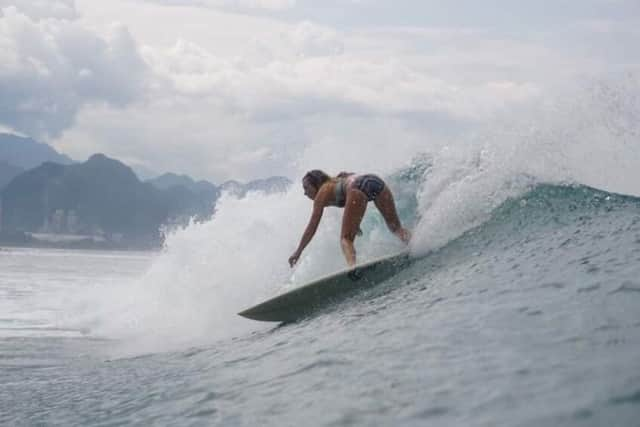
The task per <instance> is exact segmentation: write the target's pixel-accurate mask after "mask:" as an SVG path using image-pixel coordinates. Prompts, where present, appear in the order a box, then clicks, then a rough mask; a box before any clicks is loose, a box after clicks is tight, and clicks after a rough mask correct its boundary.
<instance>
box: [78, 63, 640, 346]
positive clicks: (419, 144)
mask: <svg viewBox="0 0 640 427" xmlns="http://www.w3.org/2000/svg"><path fill="white" fill-rule="evenodd" d="M639 99H640V83H639V79H638V77H637V76H636V75H630V74H627V75H624V76H617V77H615V78H612V79H609V80H605V81H603V80H600V81H597V82H595V83H589V84H587V85H584V86H583V87H582V88H580V89H573V88H572V89H566V88H565V90H564V91H563V92H559V94H558V96H557V97H556V98H554V99H538V100H536V103H535V104H534V105H527V106H522V107H521V108H519V109H517V110H514V111H512V112H509V113H508V114H504V115H502V116H501V117H496V118H494V119H493V120H491V122H487V123H483V124H481V125H478V126H477V127H476V128H474V129H473V130H472V131H471V132H468V133H467V134H465V135H464V136H462V137H459V136H458V137H455V138H452V139H450V140H442V139H438V140H435V139H430V138H429V137H428V136H425V138H424V140H420V139H419V138H418V137H417V136H416V135H415V133H413V132H411V133H410V134H408V135H407V134H403V133H402V130H401V129H400V128H398V127H396V126H392V127H391V128H392V129H394V130H396V131H397V132H398V135H397V139H396V140H391V135H390V134H389V133H386V134H385V133H383V134H381V135H379V137H378V138H376V137H375V136H374V135H373V133H367V135H366V137H367V138H366V139H363V140H359V139H357V138H354V136H357V135H353V134H351V135H349V137H350V138H351V139H350V140H349V142H348V144H347V145H345V144H344V142H345V141H343V140H332V139H330V138H324V139H321V140H319V141H318V142H317V143H315V144H312V145H310V146H309V147H308V148H307V150H306V151H305V154H304V155H303V156H302V157H301V158H300V159H298V162H297V164H298V168H299V173H298V176H296V177H293V181H294V184H293V185H292V187H291V188H290V189H289V191H288V192H286V193H282V194H272V195H266V194H263V193H250V194H248V195H247V196H246V197H245V198H243V199H237V198H235V197H233V196H231V195H224V196H223V197H222V198H221V200H219V202H218V204H217V208H216V213H215V215H214V217H213V219H212V220H211V221H209V222H206V223H192V224H190V225H189V226H188V227H186V228H185V229H181V230H176V231H174V232H173V233H171V234H170V235H168V236H167V240H166V247H165V248H164V250H163V251H161V253H159V254H158V255H157V256H156V258H155V260H154V262H153V263H152V265H151V267H150V269H149V271H148V272H147V273H146V274H144V275H143V276H142V277H141V278H139V279H137V280H134V281H133V282H123V283H120V284H118V285H117V286H109V288H108V289H107V288H106V287H102V288H97V289H95V288H94V289H91V290H90V291H89V292H87V293H86V294H85V295H82V296H81V298H80V300H82V301H83V303H82V304H80V305H81V306H83V307H86V306H87V304H86V301H87V300H90V301H91V300H93V303H92V304H91V306H92V310H91V311H92V312H91V314H88V313H84V314H81V315H79V316H78V318H80V319H83V320H82V321H81V323H82V322H85V323H86V324H88V325H90V326H89V328H88V329H89V331H90V332H89V333H90V334H92V335H96V336H104V337H108V338H116V339H120V340H123V342H126V343H128V345H130V346H132V348H133V350H132V351H134V352H135V351H162V350H171V349H176V348H182V347H184V346H188V345H198V344H203V343H211V342H214V341H216V340H220V339H224V338H229V337H233V336H237V335H238V334H241V333H244V332H249V331H254V330H258V329H260V328H265V327H267V326H265V325H262V324H257V323H255V322H251V321H248V320H245V319H243V318H240V317H239V316H237V315H236V313H237V312H238V311H240V310H242V309H244V308H246V307H248V306H250V305H253V304H255V303H258V302H260V301H262V300H264V299H266V298H269V297H272V296H274V295H276V294H278V293H280V292H283V291H285V290H288V289H291V288H293V287H296V286H299V285H301V284H304V283H306V282H308V281H309V280H312V279H314V278H317V277H319V276H322V275H325V274H328V273H331V272H334V271H336V270H338V269H342V268H344V267H345V263H344V259H343V256H342V253H341V250H340V245H339V237H338V236H339V231H340V224H341V213H342V211H341V210H339V209H332V208H328V209H326V210H325V213H324V216H323V218H322V222H321V224H320V227H319V229H318V231H317V233H316V235H315V237H314V239H313V241H312V242H311V244H310V245H309V246H308V247H307V249H306V250H305V252H304V254H303V256H302V257H301V258H300V260H299V263H298V265H297V266H296V267H295V268H294V269H290V268H289V266H288V263H287V259H288V257H289V256H290V255H291V253H293V251H294V250H295V248H296V246H297V244H298V242H299V240H300V237H301V235H302V232H303V231H304V228H305V226H306V224H307V221H308V219H309V216H310V213H311V208H312V204H311V201H309V200H308V199H306V198H305V196H304V195H303V192H302V189H301V185H300V178H301V177H302V175H303V174H304V173H305V171H306V170H308V169H311V168H321V169H324V170H326V171H327V172H328V173H330V174H337V173H338V172H340V171H343V170H348V171H354V172H375V173H379V174H381V175H382V176H384V177H385V179H386V180H387V182H388V184H389V185H390V186H391V188H392V190H393V192H394V195H395V197H396V202H397V205H398V207H399V212H400V216H401V219H402V220H403V222H404V223H405V224H407V225H409V226H410V227H411V228H413V231H414V239H413V241H412V243H411V250H412V252H413V253H414V254H416V255H424V254H426V253H428V252H429V251H431V250H434V249H438V248H441V247H443V246H445V245H446V244H447V243H448V242H450V241H451V240H452V239H455V238H456V237H458V236H460V235H461V234H463V233H464V232H465V231H467V230H470V229H471V228H474V227H477V226H479V225H480V224H482V223H483V222H485V221H487V219H488V218H489V217H490V216H491V214H492V212H494V210H495V209H496V208H497V207H498V206H500V205H501V204H502V203H503V202H504V201H505V200H507V199H508V198H514V197H517V196H519V195H521V194H523V193H524V192H526V191H529V190H531V189H532V188H533V187H534V186H535V185H536V184H538V183H564V184H570V183H577V184H587V185H590V186H594V187H597V188H603V189H606V190H608V191H613V192H620V193H634V192H635V193H636V194H638V193H640V191H639V190H637V184H636V183H637V182H639V181H638V178H640V172H638V169H637V165H638V164H640V144H639V142H640V141H638V135H639V134H640V102H639ZM373 128H374V129H375V128H376V126H373ZM405 136H406V138H403V137H405ZM362 229H363V231H364V235H363V236H361V237H359V238H358V239H357V240H356V247H357V250H358V257H359V261H365V260H367V259H372V258H375V257H378V256H382V255H386V254H389V253H392V252H396V251H398V250H401V249H402V245H401V244H400V242H398V241H397V239H396V238H395V237H394V236H393V235H391V233H389V231H388V230H387V229H386V226H385V225H384V222H383V220H382V218H381V216H380V215H379V213H378V212H377V210H376V209H375V207H374V206H373V204H370V205H369V207H368V210H367V214H366V217H365V219H364V221H363V225H362ZM83 316H86V317H83Z"/></svg>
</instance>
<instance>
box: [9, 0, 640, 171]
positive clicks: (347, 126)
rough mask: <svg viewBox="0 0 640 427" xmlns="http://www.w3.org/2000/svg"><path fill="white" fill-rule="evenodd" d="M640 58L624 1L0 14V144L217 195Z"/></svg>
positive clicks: (329, 3)
mask: <svg viewBox="0 0 640 427" xmlns="http://www.w3.org/2000/svg"><path fill="white" fill-rule="evenodd" d="M638 46H640V1H638V0H537V1H526V2H525V1H514V0H485V1H478V0H451V1H448V2H442V1H435V0H322V1H319V0H183V1H180V0H76V1H73V0H0V129H5V130H7V129H10V130H13V131H15V132H17V133H21V134H25V135H28V136H32V137H34V138H36V139H39V140H41V141H45V142H48V143H50V144H52V145H53V146H55V147H56V148H57V149H58V150H59V151H61V152H64V153H65V154H67V155H69V156H71V157H73V158H75V159H77V160H84V159H86V158H87V157H88V156H89V155H91V154H93V153H95V152H102V153H105V154H106V155H108V156H111V157H115V158H118V159H121V160H123V161H124V162H126V163H128V164H130V165H136V166H140V167H145V168H148V169H151V170H155V171H158V172H164V171H173V172H178V173H188V174H190V175H192V176H194V177H196V178H206V179H210V180H212V181H214V182H221V181H224V180H226V179H231V178H234V179H240V180H247V179H251V178H257V177H265V176H268V175H288V176H294V175H295V174H297V173H299V168H300V167H302V166H301V165H306V164H305V161H304V160H301V159H304V158H305V156H307V157H308V156H309V150H312V151H313V150H317V149H318V148H317V146H318V144H320V146H325V147H329V149H330V150H334V149H337V147H340V146H345V145H348V144H350V143H352V142H353V141H355V140H358V141H361V140H367V141H370V142H371V144H372V147H375V146H376V145H380V146H382V145H385V144H386V145H388V144H389V143H393V144H408V145H411V144H421V143H424V141H425V140H428V139H429V138H438V137H443V135H451V134H454V133H455V132H456V131H459V130H460V129H465V128H467V127H472V126H474V124H475V123H480V122H482V121H483V120H486V119H488V118H489V117H492V116H493V115H495V114H499V113H500V112H501V111H504V110H508V109H511V108H515V107H517V106H518V105H521V104H523V103H528V102H534V101H535V100H536V99H541V98H544V97H545V96H546V95H549V94H550V93H552V92H553V91H554V88H557V87H558V85H561V84H562V82H566V81H572V80H576V79H580V78H583V77H584V76H585V75H591V74H598V73H612V72H619V71H621V70H633V69H635V70H638V66H639V64H640V48H639V47H638ZM314 144H315V145H314ZM323 144H324V145H323ZM310 147H312V148H310ZM313 147H316V148H313ZM360 147H362V145H360Z"/></svg>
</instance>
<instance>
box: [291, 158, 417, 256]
mask: <svg viewBox="0 0 640 427" xmlns="http://www.w3.org/2000/svg"><path fill="white" fill-rule="evenodd" d="M302 187H303V188H304V194H305V196H307V197H308V198H310V199H311V200H313V212H312V213H311V219H310V220H309V224H308V225H307V228H306V229H305V231H304V234H303V235H302V239H301V240H300V244H299V245H298V249H296V251H295V252H294V253H293V255H291V257H289V265H291V267H293V266H294V265H295V263H296V262H298V258H300V255H301V254H302V251H303V250H304V248H306V247H307V245H308V244H309V242H310V241H311V239H312V238H313V236H314V234H315V233H316V230H317V229H318V224H320V219H321V218H322V212H323V211H324V208H325V207H327V206H337V207H340V208H344V213H343V215H342V230H341V231H340V245H341V247H342V252H343V253H344V256H345V258H346V260H347V264H349V266H351V267H352V266H354V265H355V264H356V250H355V247H354V246H353V241H354V240H355V238H356V235H357V234H359V233H360V222H362V218H363V217H364V212H365V210H366V209H367V203H368V202H371V201H373V202H374V203H375V205H376V207H377V208H378V210H379V211H380V213H381V214H382V216H383V218H384V220H385V222H386V223H387V227H389V230H391V232H392V233H393V234H395V235H396V236H398V238H399V239H400V240H402V241H403V242H404V243H409V239H411V233H410V232H409V231H408V230H407V229H406V228H403V227H402V224H401V223H400V219H399V218H398V214H397V212H396V205H395V202H394V201H393V195H392V194H391V190H389V187H388V186H387V185H386V184H385V182H384V181H383V180H382V179H380V177H378V176H377V175H372V174H365V175H356V174H353V173H348V172H341V173H340V174H338V176H336V177H333V178H332V177H330V176H329V175H327V174H326V173H324V172H323V171H321V170H317V169H315V170H312V171H309V172H307V174H306V175H305V176H304V177H303V178H302Z"/></svg>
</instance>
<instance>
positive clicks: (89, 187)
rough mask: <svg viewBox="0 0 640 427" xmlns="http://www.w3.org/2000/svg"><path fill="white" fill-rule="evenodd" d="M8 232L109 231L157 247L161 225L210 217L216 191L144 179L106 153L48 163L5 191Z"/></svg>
mask: <svg viewBox="0 0 640 427" xmlns="http://www.w3.org/2000/svg"><path fill="white" fill-rule="evenodd" d="M2 201H3V215H2V229H3V230H6V231H26V232H38V231H42V232H49V233H51V232H53V233H74V234H87V235H95V234H104V235H105V236H106V238H107V239H117V240H122V241H123V243H125V244H128V245H129V246H133V247H149V246H157V245H158V244H159V243H160V241H161V238H162V237H161V235H160V232H159V230H160V228H161V226H162V225H165V224H167V223H176V222H184V221H186V220H188V218H189V217H192V216H196V217H199V218H208V217H210V216H211V215H212V213H213V204H214V203H215V195H211V194H204V193H199V194H196V193H194V192H192V191H190V190H189V189H186V188H185V187H183V186H174V187H171V188H168V189H165V190H162V189H158V188H155V187H154V186H153V185H151V184H150V183H145V182H141V181H140V180H138V178H137V177H136V175H135V173H134V172H133V170H132V169H131V168H129V167H128V166H126V165H125V164H123V163H121V162H119V161H118V160H114V159H110V158H108V157H106V156H104V155H102V154H96V155H93V156H91V157H90V158H89V159H88V160H87V161H86V162H84V163H77V164H72V165H61V164H57V163H51V162H46V163H43V164H42V165H40V166H38V167H36V168H34V169H31V170H28V171H26V172H24V173H23V174H21V175H18V176H17V177H16V178H14V179H13V180H12V181H11V182H10V183H9V184H8V185H7V186H6V187H5V189H4V190H3V192H2Z"/></svg>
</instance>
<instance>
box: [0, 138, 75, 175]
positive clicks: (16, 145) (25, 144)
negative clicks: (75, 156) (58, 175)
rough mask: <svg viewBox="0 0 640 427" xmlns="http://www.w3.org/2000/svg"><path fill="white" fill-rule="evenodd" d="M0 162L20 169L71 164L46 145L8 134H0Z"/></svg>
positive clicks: (68, 159)
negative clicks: (51, 164) (42, 165)
mask: <svg viewBox="0 0 640 427" xmlns="http://www.w3.org/2000/svg"><path fill="white" fill-rule="evenodd" d="M0 160H3V161H5V162H7V163H9V164H10V165H13V166H17V167H19V168H22V169H32V168H34V167H36V166H40V165H41V164H42V163H44V162H54V163H60V164H63V165H68V164H71V163H73V160H71V159H70V158H69V157H67V156H65V155H63V154H60V153H58V152H57V151H56V150H54V149H53V148H52V147H51V146H49V145H47V144H43V143H41V142H38V141H35V140H33V139H31V138H24V137H22V136H17V135H11V134H8V133H0Z"/></svg>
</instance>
